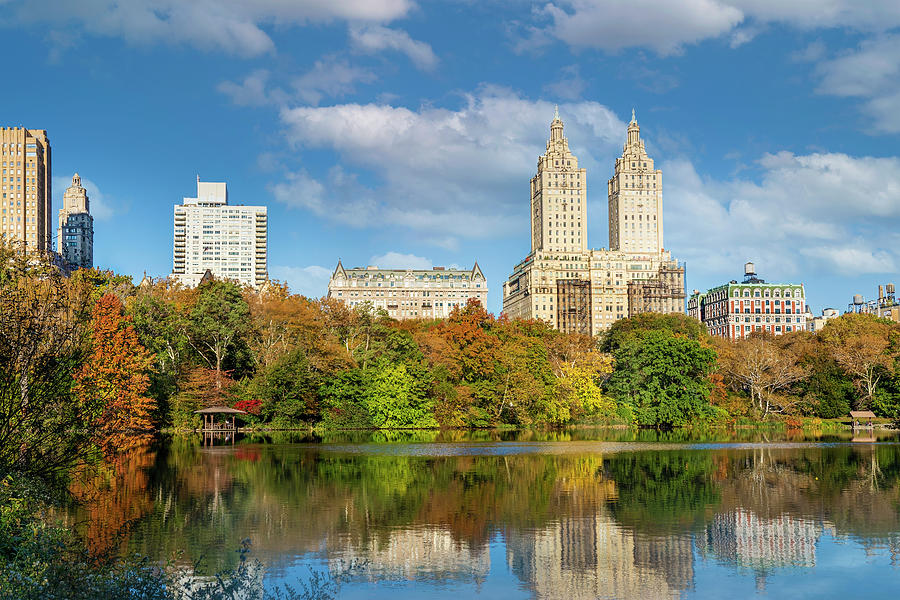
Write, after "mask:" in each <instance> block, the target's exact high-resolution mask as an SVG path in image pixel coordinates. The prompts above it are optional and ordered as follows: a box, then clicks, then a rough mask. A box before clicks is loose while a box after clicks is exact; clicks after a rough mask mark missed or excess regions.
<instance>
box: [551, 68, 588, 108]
mask: <svg viewBox="0 0 900 600" xmlns="http://www.w3.org/2000/svg"><path fill="white" fill-rule="evenodd" d="M562 74H563V76H562V77H561V78H560V79H559V80H558V81H554V82H552V83H548V84H546V85H544V91H545V92H548V93H550V94H552V95H553V96H555V97H557V98H561V99H563V100H577V99H579V98H581V95H582V94H583V93H584V90H586V89H587V82H586V81H585V80H584V79H582V78H581V70H580V69H579V68H578V65H577V64H576V65H569V66H568V67H563V68H562Z"/></svg>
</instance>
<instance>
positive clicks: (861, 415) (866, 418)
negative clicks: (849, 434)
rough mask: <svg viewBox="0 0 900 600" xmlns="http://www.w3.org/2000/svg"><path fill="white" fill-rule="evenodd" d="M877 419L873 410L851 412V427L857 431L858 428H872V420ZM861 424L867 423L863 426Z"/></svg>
mask: <svg viewBox="0 0 900 600" xmlns="http://www.w3.org/2000/svg"><path fill="white" fill-rule="evenodd" d="M874 418H875V413H873V412H872V411H871V410H851V411H850V425H851V426H852V427H853V428H854V429H855V428H857V427H872V419H874ZM860 422H863V423H865V424H864V425H861V424H860Z"/></svg>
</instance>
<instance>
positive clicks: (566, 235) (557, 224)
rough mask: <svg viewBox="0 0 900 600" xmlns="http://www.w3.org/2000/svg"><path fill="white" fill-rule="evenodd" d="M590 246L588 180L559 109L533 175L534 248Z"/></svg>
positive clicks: (573, 249)
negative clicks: (579, 164)
mask: <svg viewBox="0 0 900 600" xmlns="http://www.w3.org/2000/svg"><path fill="white" fill-rule="evenodd" d="M537 250H543V251H547V252H555V251H560V252H584V251H586V250H587V180H586V175H585V170H584V169H579V168H578V158H577V157H576V156H575V155H574V154H572V153H571V152H570V151H569V141H568V140H567V139H566V138H565V137H564V136H563V122H562V120H560V118H559V110H558V109H557V111H556V113H555V115H554V117H553V121H552V122H551V123H550V139H549V140H548V141H547V151H546V152H545V153H544V154H543V155H542V156H540V157H538V163H537V175H535V176H534V177H532V178H531V251H532V252H534V251H537Z"/></svg>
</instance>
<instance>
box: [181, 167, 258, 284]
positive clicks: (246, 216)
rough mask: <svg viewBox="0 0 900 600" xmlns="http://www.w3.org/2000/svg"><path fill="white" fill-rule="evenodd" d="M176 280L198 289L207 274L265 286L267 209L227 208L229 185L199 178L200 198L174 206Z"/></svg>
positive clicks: (198, 192) (254, 207)
mask: <svg viewBox="0 0 900 600" xmlns="http://www.w3.org/2000/svg"><path fill="white" fill-rule="evenodd" d="M174 229H175V244H174V253H173V265H172V277H173V278H174V279H176V280H177V281H179V282H181V283H182V284H183V285H186V286H188V287H194V286H197V285H199V284H200V280H201V279H202V278H203V275H204V274H205V273H206V271H207V270H209V272H210V273H211V274H212V275H213V276H214V277H216V278H217V279H230V280H233V281H236V282H238V283H239V284H241V285H247V286H251V287H256V288H258V287H260V286H262V285H263V284H265V283H266V281H268V279H269V277H268V268H267V265H268V263H267V258H266V257H267V252H266V250H267V248H266V243H267V241H268V221H267V211H266V207H265V206H244V205H241V204H238V205H234V204H228V188H227V186H226V184H225V183H221V182H219V183H210V182H205V181H200V178H199V177H198V178H197V197H196V198H185V199H184V203H183V204H179V205H176V206H175V227H174Z"/></svg>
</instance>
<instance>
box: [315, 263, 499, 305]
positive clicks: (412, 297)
mask: <svg viewBox="0 0 900 600" xmlns="http://www.w3.org/2000/svg"><path fill="white" fill-rule="evenodd" d="M487 294H488V286H487V280H486V279H485V277H484V274H483V273H482V272H481V268H480V267H479V266H478V263H477V262H476V263H475V266H473V267H472V269H471V270H462V269H445V268H444V267H434V268H432V269H431V270H430V271H429V270H424V269H379V268H378V267H373V266H369V267H365V268H355V269H345V268H344V266H343V265H342V264H341V261H338V264H337V268H335V270H334V273H332V275H331V280H330V281H329V282H328V297H329V298H337V299H338V300H341V301H342V302H344V304H346V305H347V306H350V307H357V306H363V305H364V304H366V303H369V304H371V306H372V308H374V309H375V310H384V311H386V312H387V314H388V315H389V316H391V317H393V318H395V319H443V318H446V317H448V316H449V315H450V311H452V310H453V309H454V308H455V307H463V306H465V305H466V302H468V301H469V298H475V299H476V300H478V301H479V302H481V304H482V306H484V305H486V304H487Z"/></svg>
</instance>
